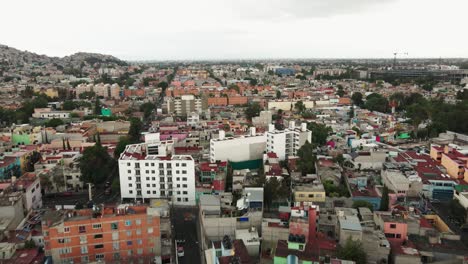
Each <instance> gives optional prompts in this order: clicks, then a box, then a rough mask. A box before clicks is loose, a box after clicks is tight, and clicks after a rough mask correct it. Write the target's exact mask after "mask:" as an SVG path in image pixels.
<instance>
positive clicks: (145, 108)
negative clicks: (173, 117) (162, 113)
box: [140, 102, 155, 119]
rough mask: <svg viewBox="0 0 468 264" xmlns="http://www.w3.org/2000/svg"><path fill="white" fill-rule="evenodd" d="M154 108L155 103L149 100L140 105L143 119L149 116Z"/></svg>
mask: <svg viewBox="0 0 468 264" xmlns="http://www.w3.org/2000/svg"><path fill="white" fill-rule="evenodd" d="M154 109H155V105H154V104H153V103H150V102H147V103H144V104H142V105H140V111H141V112H143V114H144V117H145V119H148V118H149V117H150V116H151V113H152V112H153V110H154Z"/></svg>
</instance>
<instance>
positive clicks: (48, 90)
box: [34, 88, 59, 98]
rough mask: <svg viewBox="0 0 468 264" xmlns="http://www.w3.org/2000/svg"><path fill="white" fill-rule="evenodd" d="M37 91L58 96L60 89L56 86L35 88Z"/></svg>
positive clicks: (49, 95)
mask: <svg viewBox="0 0 468 264" xmlns="http://www.w3.org/2000/svg"><path fill="white" fill-rule="evenodd" d="M34 92H35V93H40V94H45V95H47V96H48V97H50V98H54V97H55V98H58V96H59V94H58V90H57V89H55V88H35V89H34Z"/></svg>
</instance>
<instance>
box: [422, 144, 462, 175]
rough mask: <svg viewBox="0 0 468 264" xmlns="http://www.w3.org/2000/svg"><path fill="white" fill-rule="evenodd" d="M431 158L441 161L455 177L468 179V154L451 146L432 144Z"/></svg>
mask: <svg viewBox="0 0 468 264" xmlns="http://www.w3.org/2000/svg"><path fill="white" fill-rule="evenodd" d="M430 155H431V158H433V159H434V160H436V161H437V162H440V164H441V165H442V166H443V167H444V168H445V169H446V170H447V174H448V175H449V176H450V177H451V178H454V179H463V180H465V181H467V180H468V156H467V155H465V154H463V153H461V152H459V151H458V150H456V149H454V148H451V147H449V146H445V147H443V148H442V147H438V146H431V152H430Z"/></svg>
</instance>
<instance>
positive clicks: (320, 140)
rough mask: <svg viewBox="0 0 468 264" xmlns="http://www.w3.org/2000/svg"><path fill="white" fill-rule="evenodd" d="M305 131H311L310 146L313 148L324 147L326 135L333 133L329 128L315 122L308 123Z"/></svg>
mask: <svg viewBox="0 0 468 264" xmlns="http://www.w3.org/2000/svg"><path fill="white" fill-rule="evenodd" d="M307 129H309V130H310V131H312V144H313V145H314V146H315V147H319V146H323V145H325V144H326V143H327V138H328V134H329V133H331V132H333V129H332V128H331V127H329V126H327V125H324V124H318V123H315V122H310V123H308V124H307Z"/></svg>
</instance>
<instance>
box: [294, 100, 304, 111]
mask: <svg viewBox="0 0 468 264" xmlns="http://www.w3.org/2000/svg"><path fill="white" fill-rule="evenodd" d="M294 108H295V109H296V110H297V112H298V113H302V112H304V111H305V110H306V107H305V105H304V102H302V101H297V102H296V103H295V104H294Z"/></svg>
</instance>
